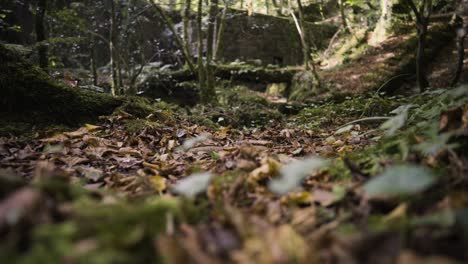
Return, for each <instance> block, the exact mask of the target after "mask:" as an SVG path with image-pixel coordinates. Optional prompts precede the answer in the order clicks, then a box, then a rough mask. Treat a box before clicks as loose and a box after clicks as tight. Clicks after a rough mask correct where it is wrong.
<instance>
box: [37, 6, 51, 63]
mask: <svg viewBox="0 0 468 264" xmlns="http://www.w3.org/2000/svg"><path fill="white" fill-rule="evenodd" d="M46 12H47V0H38V3H37V9H36V38H37V39H36V40H37V42H38V46H37V52H38V55H39V66H40V67H41V68H42V69H44V70H45V71H47V68H48V67H49V59H48V56H47V50H48V49H47V44H46V43H44V42H45V40H46V32H45V15H46Z"/></svg>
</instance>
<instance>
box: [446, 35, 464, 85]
mask: <svg viewBox="0 0 468 264" xmlns="http://www.w3.org/2000/svg"><path fill="white" fill-rule="evenodd" d="M465 38H466V29H464V28H460V29H459V30H458V32H457V50H458V59H457V66H456V69H455V76H454V77H453V79H452V82H451V83H450V86H452V87H453V86H455V85H457V83H458V81H459V80H460V77H461V74H462V71H463V61H464V59H465V45H464V44H465Z"/></svg>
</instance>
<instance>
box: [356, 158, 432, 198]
mask: <svg viewBox="0 0 468 264" xmlns="http://www.w3.org/2000/svg"><path fill="white" fill-rule="evenodd" d="M435 181H436V176H435V175H434V174H433V173H432V171H431V170H429V169H428V168H425V167H421V166H414V165H399V166H394V167H391V168H389V169H387V170H386V171H385V172H384V173H383V174H381V175H379V176H378V177H376V178H374V179H372V180H370V181H369V182H367V183H366V185H365V186H364V191H365V193H366V194H367V196H368V197H370V198H373V197H386V198H389V197H395V196H401V195H409V194H414V193H417V192H420V191H424V190H425V189H427V188H428V187H430V186H431V185H432V184H434V182H435Z"/></svg>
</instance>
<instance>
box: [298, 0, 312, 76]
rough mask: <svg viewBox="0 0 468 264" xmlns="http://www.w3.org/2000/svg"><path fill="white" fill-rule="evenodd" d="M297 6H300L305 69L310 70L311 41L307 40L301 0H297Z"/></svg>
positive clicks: (300, 26)
mask: <svg viewBox="0 0 468 264" xmlns="http://www.w3.org/2000/svg"><path fill="white" fill-rule="evenodd" d="M297 6H298V12H299V21H298V24H299V26H298V29H299V30H300V31H301V32H300V37H301V43H302V54H303V57H304V66H305V70H306V71H308V70H309V56H310V55H309V52H310V47H309V43H308V42H307V39H306V36H305V34H306V32H304V29H305V28H304V14H303V13H302V3H301V0H297Z"/></svg>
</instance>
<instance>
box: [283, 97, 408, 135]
mask: <svg viewBox="0 0 468 264" xmlns="http://www.w3.org/2000/svg"><path fill="white" fill-rule="evenodd" d="M406 101H407V99H405V98H403V97H396V96H395V97H379V96H373V97H366V96H346V97H344V98H337V99H335V100H329V101H328V102H325V103H315V104H311V105H309V106H308V107H305V108H304V109H302V110H301V111H300V112H299V114H298V115H297V116H293V117H291V118H290V119H289V121H290V122H291V123H292V124H294V125H295V126H299V127H303V128H307V129H318V130H326V129H327V128H329V127H330V126H332V127H337V126H340V125H342V124H345V123H346V122H348V121H350V120H353V119H358V118H360V117H371V116H382V115H384V116H385V115H387V114H388V113H389V112H390V111H392V110H393V109H395V108H396V107H398V106H399V105H401V104H403V103H404V102H406Z"/></svg>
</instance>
